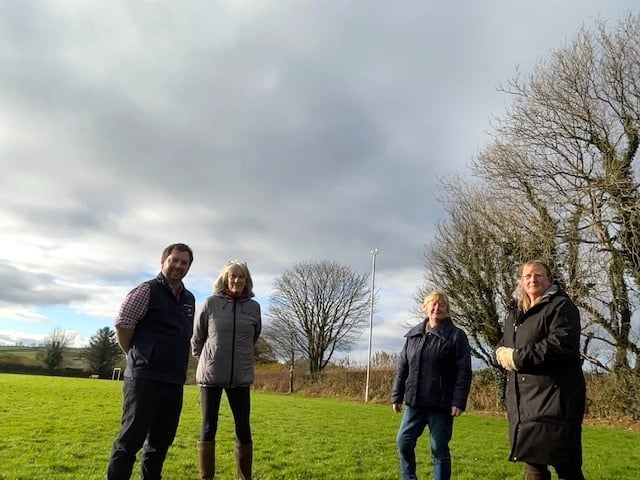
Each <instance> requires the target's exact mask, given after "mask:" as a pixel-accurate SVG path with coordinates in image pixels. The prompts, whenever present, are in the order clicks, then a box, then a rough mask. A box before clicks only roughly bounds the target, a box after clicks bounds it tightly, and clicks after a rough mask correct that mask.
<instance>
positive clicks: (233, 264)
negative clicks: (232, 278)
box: [213, 260, 255, 297]
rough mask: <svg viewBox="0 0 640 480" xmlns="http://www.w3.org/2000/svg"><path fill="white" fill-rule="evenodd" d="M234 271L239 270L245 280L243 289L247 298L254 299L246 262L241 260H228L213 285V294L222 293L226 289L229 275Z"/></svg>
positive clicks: (251, 281)
mask: <svg viewBox="0 0 640 480" xmlns="http://www.w3.org/2000/svg"><path fill="white" fill-rule="evenodd" d="M235 269H240V270H241V271H242V273H243V274H244V276H245V278H246V279H247V285H246V286H245V287H244V291H245V293H246V294H247V295H248V296H249V297H254V296H255V294H254V293H253V280H252V279H251V273H250V272H249V267H247V262H243V261H241V260H229V261H228V262H227V263H226V264H225V265H224V267H222V270H220V274H219V275H218V278H217V279H216V281H215V282H214V283H213V293H223V292H224V291H225V290H226V289H227V287H228V283H229V275H230V274H231V272H233V271H234V270H235Z"/></svg>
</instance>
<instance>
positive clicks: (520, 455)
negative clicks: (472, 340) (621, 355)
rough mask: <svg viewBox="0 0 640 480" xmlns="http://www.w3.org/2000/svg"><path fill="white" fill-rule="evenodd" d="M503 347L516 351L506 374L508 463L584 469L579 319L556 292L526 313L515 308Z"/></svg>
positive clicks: (567, 302)
mask: <svg viewBox="0 0 640 480" xmlns="http://www.w3.org/2000/svg"><path fill="white" fill-rule="evenodd" d="M501 345H504V346H506V347H511V348H515V349H516V350H515V352H514V362H515V365H516V368H517V371H515V372H508V374H507V391H506V402H507V414H508V418H509V438H510V441H511V453H510V455H509V459H510V460H512V461H514V462H515V461H522V462H529V463H540V464H544V465H565V464H571V465H581V464H582V420H583V417H584V411H585V402H586V387H585V380H584V375H583V373H582V366H581V362H580V353H579V349H580V314H579V312H578V309H577V308H576V306H575V305H574V303H573V302H572V301H571V300H570V299H569V298H568V297H567V296H566V294H565V293H564V292H562V291H560V290H558V289H556V290H555V292H554V293H552V294H551V295H549V296H545V298H543V299H542V300H541V301H540V302H539V303H538V304H536V305H534V306H533V307H532V308H530V309H529V310H528V311H527V312H525V313H523V312H522V311H521V310H520V309H518V308H514V309H513V310H512V311H511V312H510V313H509V315H508V317H507V320H506V321H505V325H504V335H503V338H502V341H501Z"/></svg>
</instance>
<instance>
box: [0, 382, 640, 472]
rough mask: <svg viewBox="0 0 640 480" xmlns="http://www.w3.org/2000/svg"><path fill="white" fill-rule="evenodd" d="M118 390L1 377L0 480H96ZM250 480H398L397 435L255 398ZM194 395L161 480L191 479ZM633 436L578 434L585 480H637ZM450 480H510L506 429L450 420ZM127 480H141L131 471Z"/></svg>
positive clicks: (229, 460)
mask: <svg viewBox="0 0 640 480" xmlns="http://www.w3.org/2000/svg"><path fill="white" fill-rule="evenodd" d="M121 387H122V384H121V382H115V381H110V380H89V379H73V378H61V377H44V376H27V375H9V374H0V425H1V429H2V430H1V431H2V435H0V480H44V479H47V480H59V479H69V480H71V479H73V480H83V479H84V480H90V479H91V480H97V479H103V478H104V472H105V466H106V463H107V458H108V455H109V450H110V448H111V442H112V441H113V438H114V437H115V435H116V433H117V431H118V427H119V421H120V409H121ZM252 401H253V404H252V409H253V410H252V420H253V421H252V425H253V433H254V444H255V459H254V471H255V474H254V479H255V480H276V479H282V480H285V479H286V480H314V479H317V480H355V479H359V480H392V479H398V478H399V472H398V462H397V456H396V450H395V434H396V431H397V428H398V425H399V422H400V415H396V414H394V413H393V412H392V411H391V408H390V407H388V406H386V405H375V404H367V405H364V404H361V403H352V402H344V401H340V400H333V399H309V398H303V397H299V396H285V395H275V394H266V393H260V392H254V393H253V397H252ZM199 423H200V405H199V393H198V389H197V387H195V386H187V387H185V405H184V410H183V414H182V419H181V423H180V428H179V430H178V436H177V438H176V441H175V443H174V445H173V447H172V448H171V450H170V451H169V456H168V458H167V461H166V463H165V469H164V478H166V479H167V480H187V479H196V478H197V466H196V451H195V444H196V440H197V437H198V432H199ZM233 443H234V437H233V423H232V420H231V414H230V412H229V408H228V406H227V404H226V402H223V407H222V409H221V418H220V426H219V430H218V438H217V449H218V452H217V459H218V464H217V476H216V479H220V480H231V479H234V478H235V476H234V469H235V467H234V460H233V454H232V450H233ZM638 446H640V432H634V431H626V430H621V429H614V428H606V427H585V431H584V454H585V474H586V477H587V479H588V480H611V479H616V480H637V479H640V449H639V448H638ZM451 447H452V454H453V478H454V479H457V480H478V479H484V480H505V479H508V480H516V479H518V480H519V479H521V478H522V474H521V471H522V465H521V464H513V463H510V462H508V461H507V460H506V457H507V453H508V451H507V449H508V446H507V437H506V422H505V421H504V419H502V418H491V417H483V416H480V415H475V414H473V413H467V414H465V415H463V416H462V417H460V418H458V419H456V422H455V427H454V438H453V441H452V444H451ZM428 448H429V447H428V441H427V440H426V434H425V437H423V439H422V441H421V442H420V443H419V445H418V452H417V454H418V460H419V462H420V464H419V474H420V475H421V477H420V478H421V479H424V480H426V479H428V478H430V476H431V469H430V465H429V450H428ZM132 478H138V470H137V468H136V470H135V471H134V476H133V477H132Z"/></svg>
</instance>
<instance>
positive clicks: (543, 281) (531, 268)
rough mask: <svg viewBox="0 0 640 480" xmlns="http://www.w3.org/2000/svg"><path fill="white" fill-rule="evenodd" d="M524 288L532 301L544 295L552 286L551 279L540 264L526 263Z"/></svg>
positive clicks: (523, 272) (523, 280)
mask: <svg viewBox="0 0 640 480" xmlns="http://www.w3.org/2000/svg"><path fill="white" fill-rule="evenodd" d="M520 281H521V282H522V288H523V289H524V291H525V293H526V294H527V296H528V297H529V299H530V300H531V301H532V302H535V301H536V300H537V299H538V298H540V297H541V296H542V295H544V292H546V291H547V290H548V289H549V287H550V286H551V279H550V278H549V277H548V276H547V272H546V271H545V269H544V268H543V267H541V266H540V265H536V264H533V265H525V267H524V269H523V270H522V278H521V279H520Z"/></svg>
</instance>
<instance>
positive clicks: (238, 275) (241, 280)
mask: <svg viewBox="0 0 640 480" xmlns="http://www.w3.org/2000/svg"><path fill="white" fill-rule="evenodd" d="M246 286H247V277H245V276H244V273H243V272H242V270H241V269H239V268H234V269H233V270H231V271H230V272H229V278H227V288H228V289H229V291H230V292H231V293H236V294H240V293H242V292H244V287H246Z"/></svg>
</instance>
